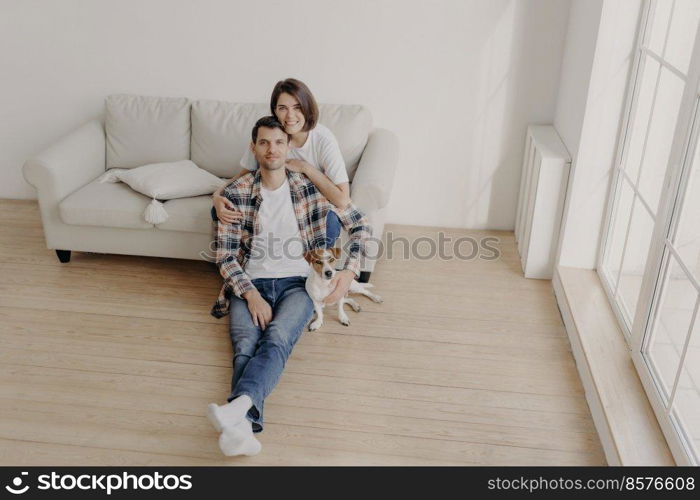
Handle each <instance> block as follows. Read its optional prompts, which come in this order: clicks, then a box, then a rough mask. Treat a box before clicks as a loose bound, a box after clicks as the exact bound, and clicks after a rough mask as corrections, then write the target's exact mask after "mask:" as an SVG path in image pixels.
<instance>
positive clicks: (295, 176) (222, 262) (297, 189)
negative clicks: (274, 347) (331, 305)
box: [211, 169, 371, 318]
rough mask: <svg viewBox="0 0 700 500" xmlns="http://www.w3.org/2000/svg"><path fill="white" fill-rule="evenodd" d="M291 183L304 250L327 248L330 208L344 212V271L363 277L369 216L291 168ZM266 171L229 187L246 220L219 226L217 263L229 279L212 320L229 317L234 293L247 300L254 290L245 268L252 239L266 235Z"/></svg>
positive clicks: (227, 194)
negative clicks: (336, 202)
mask: <svg viewBox="0 0 700 500" xmlns="http://www.w3.org/2000/svg"><path fill="white" fill-rule="evenodd" d="M287 180H288V181H289V188H290V192H291V195H292V205H293V206H294V212H295V215H296V219H297V224H298V226H299V234H300V235H301V239H302V240H303V243H304V252H307V251H309V250H311V249H314V248H318V247H322V246H324V245H325V241H326V216H327V215H328V212H329V211H330V210H332V211H334V212H335V213H336V214H338V218H339V219H340V223H341V224H342V226H343V227H344V228H345V229H346V230H347V231H348V234H349V237H350V241H349V244H348V246H347V254H348V258H347V260H346V262H345V266H344V267H343V269H349V270H351V271H352V272H353V273H355V275H356V276H358V275H359V272H360V265H361V259H362V258H363V257H364V256H365V254H366V247H365V245H366V242H367V240H368V238H369V237H370V235H371V228H370V226H369V224H368V222H367V217H366V216H365V215H364V214H363V213H362V212H360V211H359V210H358V209H357V208H356V207H355V206H354V205H353V204H352V203H351V204H349V205H348V206H347V207H346V208H345V210H342V211H341V210H338V209H336V208H335V207H334V206H333V205H331V203H330V202H329V201H328V200H326V198H325V197H324V196H323V195H322V194H321V192H320V191H319V190H318V188H317V187H316V186H315V185H314V184H313V183H312V182H311V181H310V180H309V178H308V177H306V176H305V175H303V174H300V173H297V172H291V171H289V170H287ZM260 183H261V179H260V169H258V170H257V171H256V172H255V174H253V173H250V174H246V175H244V176H242V177H240V178H239V179H237V180H235V181H234V182H232V183H231V184H229V185H228V186H226V188H225V189H224V191H223V193H222V196H225V197H226V198H228V199H229V200H230V201H231V202H232V203H233V205H234V207H235V209H236V210H238V211H240V212H242V213H243V218H242V220H241V221H240V222H236V223H233V224H226V223H223V222H220V221H219V222H217V230H216V233H217V234H216V264H217V266H219V271H220V272H221V276H222V277H223V279H224V284H223V286H222V287H221V291H220V292H219V298H218V299H217V301H216V303H215V304H214V306H213V307H212V309H211V314H212V316H215V317H216V318H222V317H224V316H226V315H227V314H228V313H229V307H230V298H231V293H233V294H234V295H235V296H236V297H239V298H241V297H242V295H243V294H244V293H245V292H247V291H248V290H251V289H253V288H254V285H253V283H252V282H251V280H250V278H249V277H248V275H247V274H246V273H245V271H244V268H245V265H246V263H247V262H248V258H249V256H250V250H251V244H252V238H253V237H254V236H255V235H257V234H259V233H260V224H259V221H258V210H259V208H260V203H261V202H262V196H261V194H260Z"/></svg>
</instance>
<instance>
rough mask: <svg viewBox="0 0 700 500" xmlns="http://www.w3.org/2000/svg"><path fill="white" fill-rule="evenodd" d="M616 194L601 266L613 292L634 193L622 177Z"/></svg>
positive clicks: (615, 287)
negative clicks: (608, 236) (605, 272)
mask: <svg viewBox="0 0 700 500" xmlns="http://www.w3.org/2000/svg"><path fill="white" fill-rule="evenodd" d="M617 189H618V194H617V196H616V197H615V203H616V206H615V211H614V213H613V222H612V224H611V229H610V238H609V240H608V241H607V243H606V250H605V260H604V262H603V266H604V267H605V270H606V271H607V273H608V276H609V278H610V280H611V285H612V287H613V290H616V289H617V277H618V275H619V272H620V261H621V260H622V250H623V247H624V244H625V235H626V234H627V226H629V222H630V215H631V213H632V200H633V199H634V191H632V187H631V186H630V184H629V182H627V179H625V178H624V176H621V177H620V182H619V184H618V188H617Z"/></svg>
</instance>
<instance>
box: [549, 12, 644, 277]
mask: <svg viewBox="0 0 700 500" xmlns="http://www.w3.org/2000/svg"><path fill="white" fill-rule="evenodd" d="M642 5H643V1H642V0H573V2H572V4H571V14H570V19H569V29H568V36H567V40H566V49H565V52H564V64H563V66H562V75H561V87H560V92H559V102H558V103H557V111H556V117H555V120H554V126H555V128H556V129H557V131H558V132H559V134H560V136H561V137H562V140H563V141H564V144H565V145H566V146H567V149H568V150H569V152H570V153H571V157H572V168H571V174H570V178H569V189H568V192H567V199H566V205H565V207H564V215H563V218H562V225H563V228H562V232H561V239H560V242H559V255H558V264H559V265H563V266H572V267H580V268H584V269H595V268H596V259H597V256H598V252H599V247H600V238H601V231H602V228H603V225H604V218H605V208H606V203H607V200H608V194H609V189H610V181H611V176H612V173H613V168H614V166H615V159H616V153H617V145H618V141H619V135H620V133H621V132H622V123H623V118H624V107H625V98H626V93H627V84H628V80H629V77H630V72H631V70H632V63H633V59H634V50H635V45H634V43H635V35H636V32H637V26H638V22H639V16H640V13H641V7H642Z"/></svg>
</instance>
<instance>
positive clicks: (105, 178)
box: [98, 168, 126, 184]
mask: <svg viewBox="0 0 700 500" xmlns="http://www.w3.org/2000/svg"><path fill="white" fill-rule="evenodd" d="M125 171H126V169H125V168H112V169H109V170H107V171H106V172H105V173H104V174H102V175H101V176H100V178H99V179H98V182H99V183H100V184H103V183H105V182H121V179H120V178H119V174H121V173H122V172H125Z"/></svg>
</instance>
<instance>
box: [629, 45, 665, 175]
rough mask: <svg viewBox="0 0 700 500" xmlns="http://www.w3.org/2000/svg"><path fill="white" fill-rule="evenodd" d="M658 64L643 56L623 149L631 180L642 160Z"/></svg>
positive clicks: (636, 173)
mask: <svg viewBox="0 0 700 500" xmlns="http://www.w3.org/2000/svg"><path fill="white" fill-rule="evenodd" d="M659 68H660V65H659V63H658V62H656V61H655V60H654V59H652V58H651V57H649V56H644V69H643V70H642V74H641V77H640V80H641V81H640V83H639V86H640V88H639V93H638V96H637V102H636V107H635V112H634V115H633V117H632V123H630V128H631V135H630V140H629V143H628V145H627V150H626V151H625V158H624V168H625V171H626V172H627V173H628V175H629V176H630V179H632V181H633V182H637V175H638V172H639V164H640V163H641V161H642V152H643V151H644V139H645V137H646V135H647V129H648V128H649V120H650V118H651V105H652V101H653V98H654V89H655V88H656V81H657V78H658V75H659Z"/></svg>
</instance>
